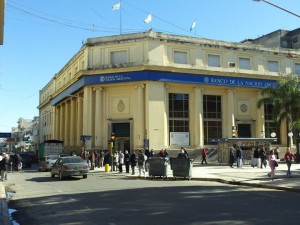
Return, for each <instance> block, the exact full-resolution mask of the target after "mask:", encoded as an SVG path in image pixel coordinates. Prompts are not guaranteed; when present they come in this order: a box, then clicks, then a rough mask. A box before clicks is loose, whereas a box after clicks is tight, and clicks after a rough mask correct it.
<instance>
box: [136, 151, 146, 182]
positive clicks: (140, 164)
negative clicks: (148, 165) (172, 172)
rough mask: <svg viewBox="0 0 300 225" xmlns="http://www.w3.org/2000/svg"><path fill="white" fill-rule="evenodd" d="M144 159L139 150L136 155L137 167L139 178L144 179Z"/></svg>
mask: <svg viewBox="0 0 300 225" xmlns="http://www.w3.org/2000/svg"><path fill="white" fill-rule="evenodd" d="M146 157H147V156H145V155H144V153H143V152H142V150H139V153H138V167H139V176H142V174H143V176H144V177H145V176H146V173H145V161H146Z"/></svg>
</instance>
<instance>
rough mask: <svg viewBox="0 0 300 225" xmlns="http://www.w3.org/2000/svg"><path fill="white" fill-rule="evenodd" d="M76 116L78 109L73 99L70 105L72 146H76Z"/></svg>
mask: <svg viewBox="0 0 300 225" xmlns="http://www.w3.org/2000/svg"><path fill="white" fill-rule="evenodd" d="M75 114H76V108H75V99H74V98H73V97H71V103H70V135H69V137H70V146H71V147H74V146H75V133H76V132H75V124H76V122H75Z"/></svg>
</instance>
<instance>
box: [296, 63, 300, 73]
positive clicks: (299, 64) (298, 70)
mask: <svg viewBox="0 0 300 225" xmlns="http://www.w3.org/2000/svg"><path fill="white" fill-rule="evenodd" d="M295 74H298V75H300V63H295Z"/></svg>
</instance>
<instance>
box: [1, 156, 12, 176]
mask: <svg viewBox="0 0 300 225" xmlns="http://www.w3.org/2000/svg"><path fill="white" fill-rule="evenodd" d="M9 165H10V162H9V155H7V154H5V155H4V156H3V159H2V160H1V162H0V170H1V180H2V181H4V180H7V171H8V170H9Z"/></svg>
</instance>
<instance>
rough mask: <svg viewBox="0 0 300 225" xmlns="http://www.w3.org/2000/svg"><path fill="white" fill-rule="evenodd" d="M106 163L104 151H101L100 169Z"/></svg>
mask: <svg viewBox="0 0 300 225" xmlns="http://www.w3.org/2000/svg"><path fill="white" fill-rule="evenodd" d="M103 163H104V151H103V150H101V151H100V153H99V167H100V168H102V167H103Z"/></svg>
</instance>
